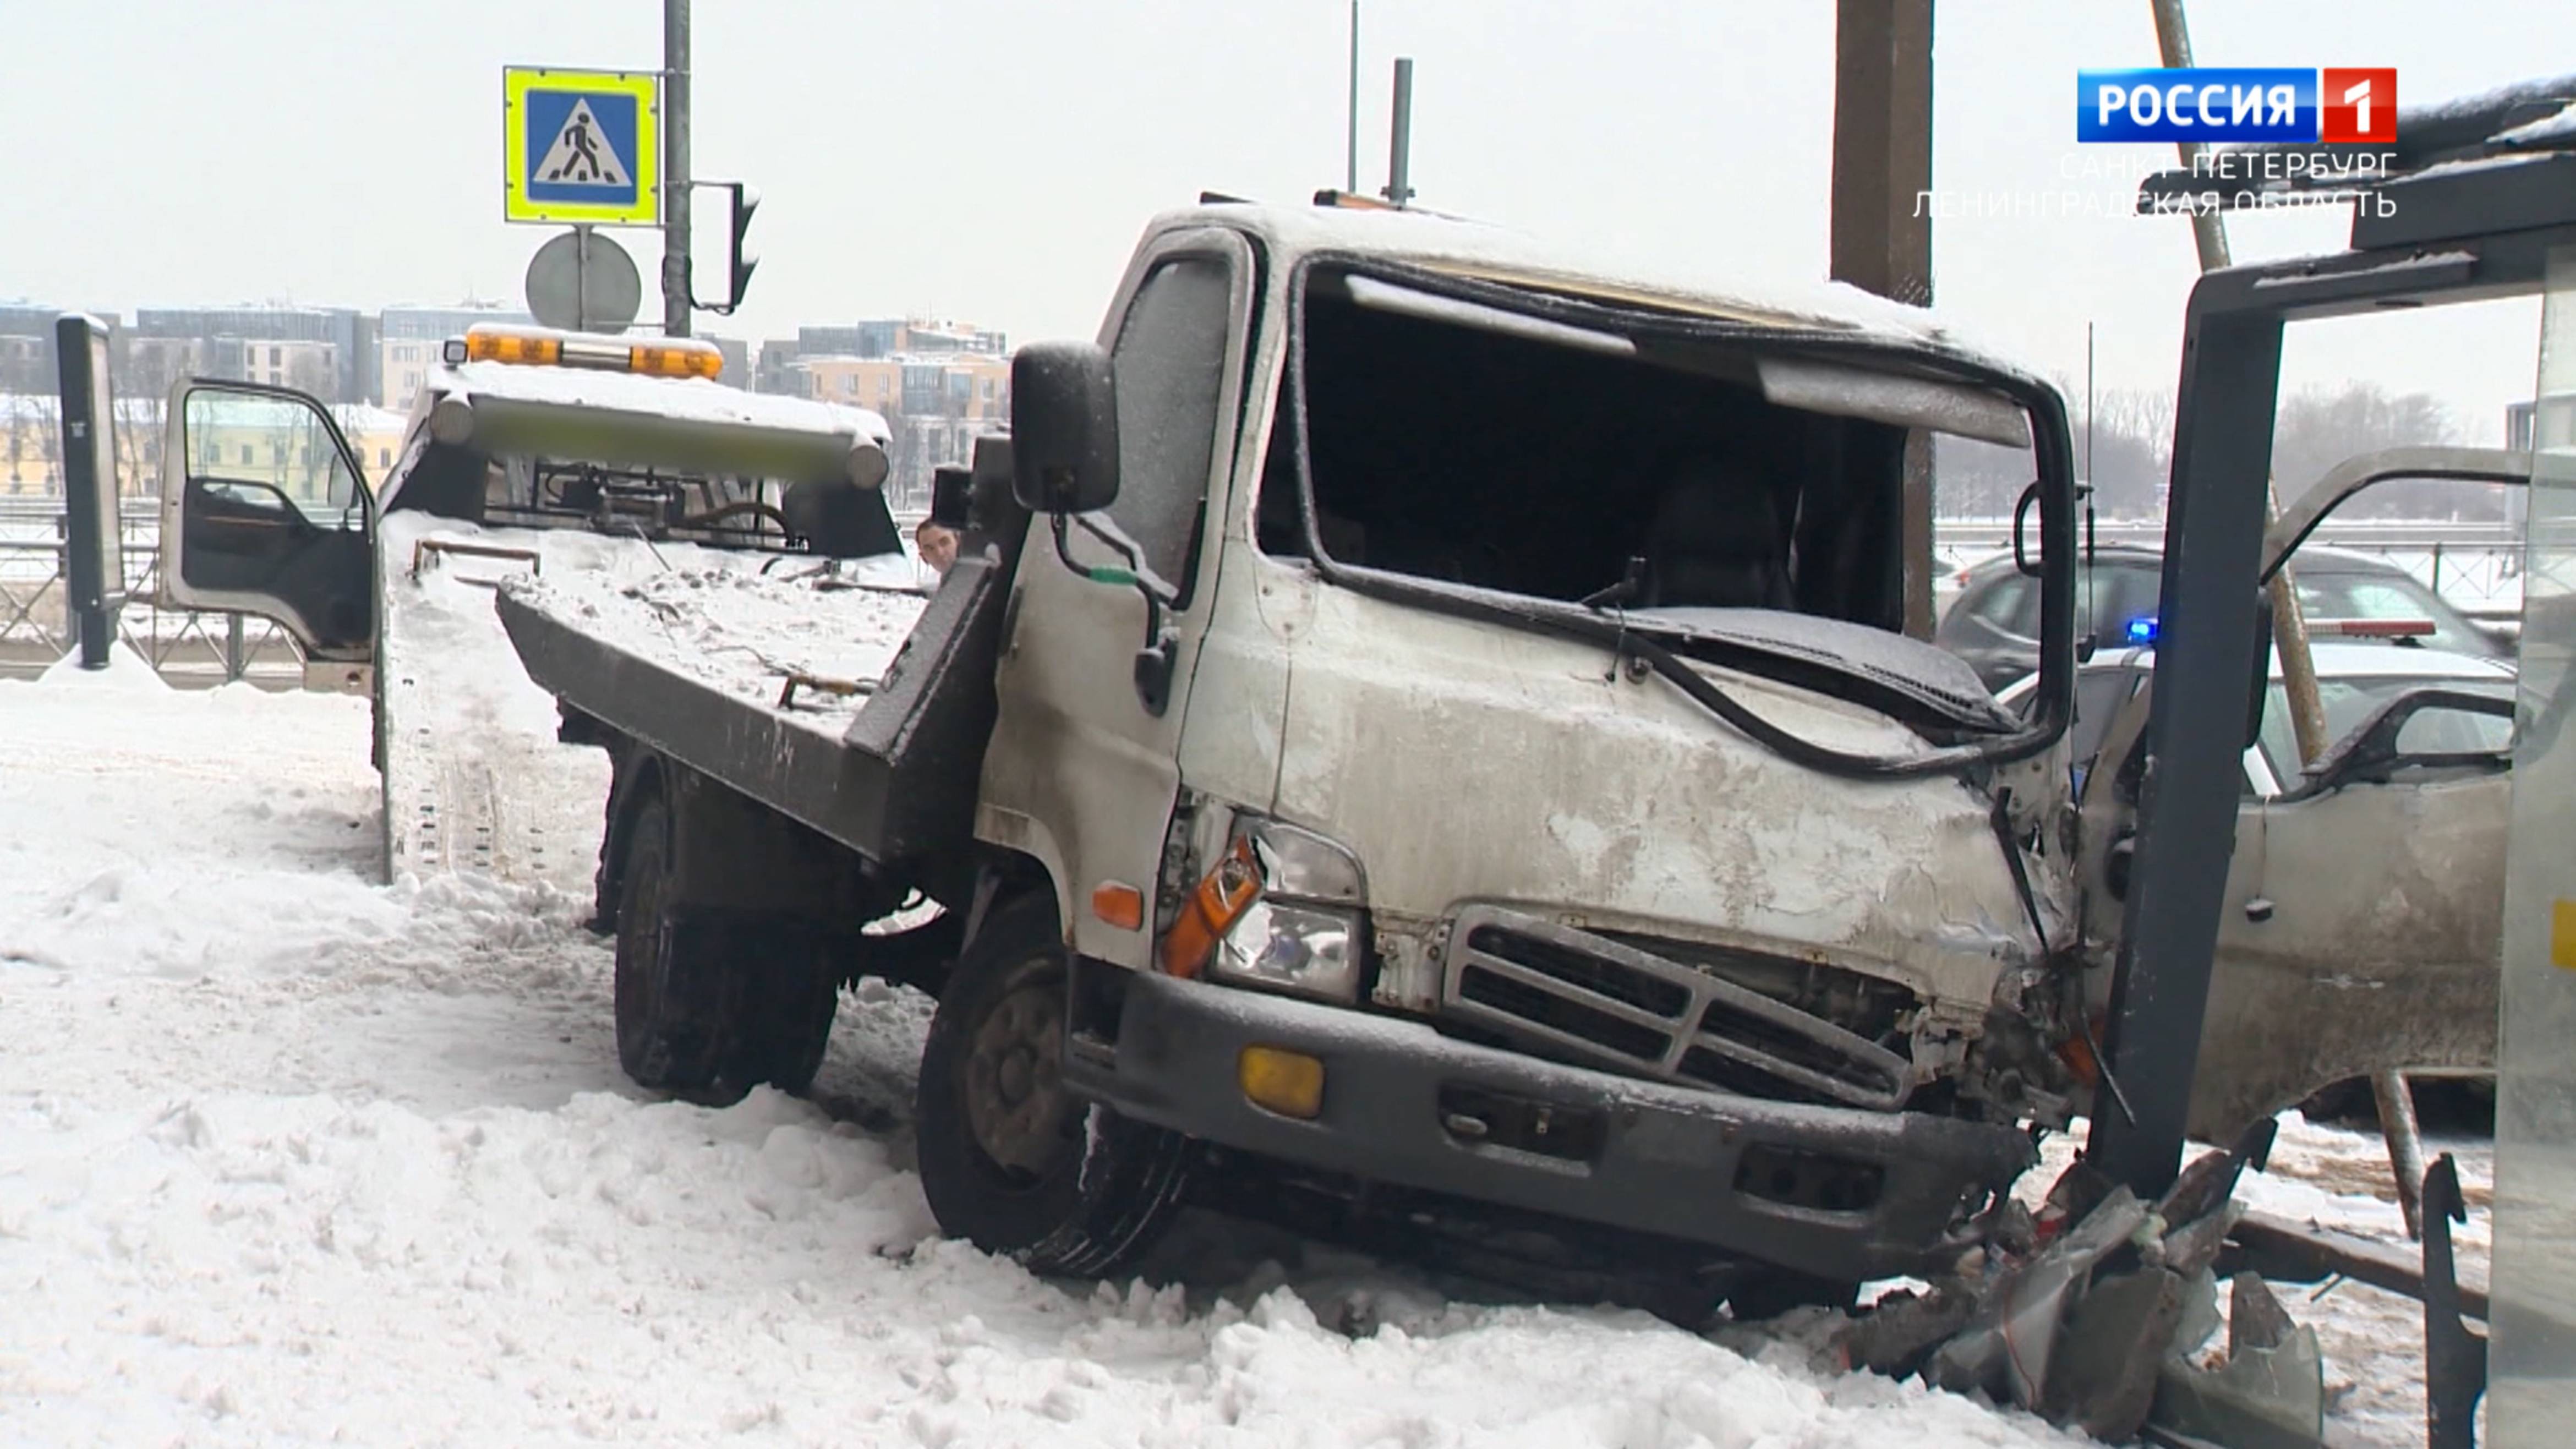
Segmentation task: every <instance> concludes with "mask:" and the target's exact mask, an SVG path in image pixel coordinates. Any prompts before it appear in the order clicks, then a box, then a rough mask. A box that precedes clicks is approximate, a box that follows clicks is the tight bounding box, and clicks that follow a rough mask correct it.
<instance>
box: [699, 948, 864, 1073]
mask: <svg viewBox="0 0 2576 1449" xmlns="http://www.w3.org/2000/svg"><path fill="white" fill-rule="evenodd" d="M777 935H778V937H779V940H778V941H777V945H778V947H779V949H777V950H776V951H774V952H769V951H762V952H760V953H759V955H758V956H757V958H756V959H744V960H740V961H737V962H736V963H734V964H735V967H736V969H737V970H740V971H741V972H742V973H743V977H742V981H741V991H742V998H741V1001H740V1002H739V1004H738V1005H737V1008H736V1010H735V1013H734V1017H733V1027H732V1031H731V1033H730V1035H731V1037H732V1041H731V1045H730V1049H729V1050H728V1051H727V1052H726V1058H727V1061H726V1065H725V1070H724V1074H723V1081H724V1084H725V1085H727V1086H731V1087H738V1088H739V1089H740V1090H742V1091H745V1092H748V1091H750V1090H751V1089H752V1088H753V1087H755V1086H758V1085H760V1084H761V1083H763V1082H766V1083H768V1084H769V1085H771V1086H773V1087H776V1088H777V1089H778V1090H780V1091H782V1092H794V1093H796V1094H797V1095H799V1096H802V1095H803V1094H804V1092H805V1090H806V1089H807V1088H809V1087H811V1086H813V1085H814V1074H815V1073H816V1072H818V1071H820V1070H822V1067H823V1055H824V1052H825V1051H826V1049H828V1048H829V1047H830V1045H831V1042H832V1017H833V1015H834V1013H836V1012H837V1011H838V1010H839V1009H840V1004H841V976H840V972H839V971H837V970H836V969H834V968H833V966H832V965H831V963H829V962H827V961H826V960H825V959H824V957H823V955H822V953H821V952H820V951H819V950H817V949H816V948H815V946H814V944H813V942H812V941H811V939H810V938H809V934H808V933H806V932H803V931H799V930H795V929H786V930H781V931H779V932H778V933H777ZM762 944H766V943H762Z"/></svg>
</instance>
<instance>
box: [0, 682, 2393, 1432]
mask: <svg viewBox="0 0 2576 1449" xmlns="http://www.w3.org/2000/svg"><path fill="white" fill-rule="evenodd" d="M367 737H368V723H367V708H366V705H365V704H364V702H363V701H357V700H349V699H338V698H325V697H317V696H282V697H279V696H262V695H257V694H254V693H252V692H250V691H248V690H246V689H238V688H236V689H227V690H221V691H216V692H214V693H212V694H179V693H171V692H167V691H164V690H162V689H160V688H159V686H158V684H157V682H156V681H153V680H151V679H150V677H149V676H148V674H147V675H144V676H143V677H141V678H140V679H136V678H133V677H131V676H130V675H126V674H124V673H123V672H122V671H120V672H116V673H112V674H111V675H110V676H109V677H107V678H103V679H101V678H74V679H69V680H65V679H55V680H51V681H48V682H46V683H42V684H25V685H21V684H0V1443H5V1444H45V1445H72V1444H115V1445H128V1444H140V1443H154V1444H192V1445H193V1444H210V1445H211V1444H259V1445H289V1444H305V1443H356V1444H415V1443H417V1444H440V1443H458V1444H475V1445H493V1444H509V1445H539V1444H568V1443H590V1442H602V1441H604V1442H615V1443H635V1444H666V1443H667V1444H702V1443H706V1442H709V1441H712V1440H718V1439H722V1440H725V1441H728V1442H731V1441H734V1440H737V1439H738V1440H740V1441H742V1442H746V1443H777V1444H822V1443H836V1444H838V1443H862V1444H912V1443H922V1444H929V1445H955V1446H966V1445H983V1444H992V1445H1003V1444H1012V1445H1018V1444H1036V1443H1060V1444H1086V1445H1089V1444H1132V1445H1175V1446H1177V1445H1199V1444H1244V1445H1253V1444H1261V1445H1272V1444H1288V1445H1342V1444H1351V1445H1359V1444H1396V1445H1406V1446H1447V1445H1466V1444H1478V1445H1484V1444H1492V1445H1530V1446H1542V1445H1544V1446H1550V1449H1554V1446H1578V1445H1596V1444H1597V1445H1605V1446H1606V1445H1619V1446H1637V1449H1646V1446H1672V1449H1683V1446H1699V1445H1706V1446H1713V1449H1756V1446H1766V1449H1767V1446H1782V1449H1786V1446H1802V1449H1835V1446H1852V1449H1860V1446H1878V1445H1890V1444H1906V1445H1931V1446H1962V1445H1992V1446H2028V1445H2046V1444H2063V1443H2068V1442H2071V1441H2069V1440H2066V1439H2065V1438H2064V1437H2063V1436H2059V1435H2057V1434H2055V1433H2053V1432H2052V1431H2050V1430H2048V1429H2046V1428H2045V1427H2044V1426H2041V1425H2039V1424H2037V1423H2036V1422H2035V1421H2033V1420H2031V1419H2029V1418H2027V1417H2024V1416H2019V1415H2010V1414H1998V1413H1995V1412H1992V1411H1990V1410H1988V1409H1985V1408H1983V1407H1981V1406H1978V1405H1975V1404H1972V1403H1969V1402H1968V1401H1965V1400H1961V1399H1957V1398H1952V1397H1948V1396H1943V1395H1935V1394H1931V1393H1927V1392H1925V1391H1923V1390H1922V1389H1920V1388H1919V1387H1916V1386H1910V1385H1898V1384H1894V1383H1890V1382H1887V1381H1884V1380H1880V1379H1875V1378H1870V1377H1866V1376H1842V1375H1831V1374H1825V1373H1821V1372H1819V1371H1817V1370H1816V1369H1815V1368H1813V1367H1812V1366H1811V1365H1810V1364H1809V1362H1808V1360H1807V1358H1806V1356H1805V1354H1804V1353H1803V1352H1802V1351H1801V1350H1800V1349H1798V1348H1796V1347H1794V1346H1793V1345H1791V1344H1789V1343H1775V1344H1770V1345H1768V1346H1764V1345H1761V1344H1758V1343H1756V1344H1753V1345H1751V1347H1752V1348H1753V1352H1754V1356H1753V1357H1750V1358H1748V1357H1745V1356H1743V1355H1741V1354H1739V1353H1737V1352H1735V1351H1733V1350H1731V1349H1729V1348H1726V1347H1722V1346H1720V1345H1718V1344H1715V1343H1712V1342H1708V1341H1706V1340H1703V1339H1699V1338H1695V1337H1692V1336H1689V1335H1686V1334H1682V1333H1679V1332H1676V1331H1674V1330H1671V1329H1669V1328H1666V1327H1664V1326H1662V1325H1660V1324H1658V1323H1656V1322H1654V1321H1652V1320H1650V1319H1647V1318H1645V1317H1642V1316H1640V1315H1634V1314H1626V1313H1616V1312H1608V1311H1591V1310H1580V1309H1547V1308H1536V1307H1519V1306H1504V1307H1480V1306H1473V1305H1468V1304H1463V1303H1458V1302H1452V1301H1449V1300H1445V1299H1443V1298H1442V1297H1441V1296H1440V1295H1439V1294H1437V1293H1435V1292H1433V1291H1431V1290H1430V1289H1428V1288H1427V1287H1425V1286H1424V1285H1423V1284H1421V1283H1420V1282H1419V1281H1418V1280H1416V1279H1414V1278H1411V1277H1409V1276H1407V1275H1404V1274H1401V1273H1397V1272H1392V1271H1389V1270H1386V1269H1382V1268H1379V1267H1376V1266H1375V1265H1371V1264H1368V1263H1366V1262H1364V1261H1361V1260H1357V1259H1352V1258H1348V1257H1344V1256H1339V1255H1333V1254H1327V1253H1321V1252H1301V1251H1300V1250H1299V1248H1298V1245H1296V1244H1294V1243H1289V1242H1286V1241H1284V1240H1279V1241H1272V1240H1270V1239H1266V1238H1263V1239H1257V1240H1256V1242H1257V1243H1258V1245H1259V1246H1260V1247H1262V1248H1267V1249H1271V1250H1275V1251H1277V1252H1279V1253H1280V1254H1281V1256H1283V1257H1284V1258H1285V1259H1286V1265H1285V1266H1284V1267H1283V1266H1280V1265H1278V1264H1259V1263H1257V1262H1253V1261H1240V1262H1237V1263H1235V1264H1233V1265H1232V1266H1229V1267H1225V1268H1223V1269H1214V1268H1209V1267H1207V1266H1205V1265H1204V1264H1202V1265H1201V1266H1200V1267H1199V1269H1198V1270H1197V1271H1194V1272H1193V1273H1192V1275H1191V1276H1192V1279H1193V1281H1194V1285H1195V1286H1193V1287H1191V1288H1190V1289H1188V1290H1187V1291H1184V1290H1182V1289H1178V1288H1174V1289H1165V1290H1160V1291H1157V1290H1154V1289H1151V1288H1147V1287H1142V1286H1127V1287H1122V1288H1110V1287H1102V1288H1099V1289H1097V1290H1085V1289H1081V1288H1078V1287H1067V1286H1062V1285H1057V1284H1052V1283H1046V1282H1041V1281H1038V1280H1035V1279H1032V1278H1031V1277H1029V1276H1028V1275H1027V1274H1026V1273H1024V1272H1022V1271H1021V1270H1019V1269H1018V1268H1016V1267H1014V1266H1012V1265H1010V1264H1007V1263H1003V1262H999V1261H996V1260H993V1259H990V1258H987V1257H985V1256H984V1255H982V1254H980V1253H977V1252H975V1251H973V1250H972V1249H970V1248H967V1247H965V1246H964V1245H961V1244H955V1243H948V1242H943V1241H940V1240H938V1239H937V1237H936V1232H935V1228H934V1226H933V1224H932V1223H931V1221H930V1217H929V1213H928V1211H927V1209H926V1207H925V1206H924V1204H923V1201H922V1198H921V1193H920V1189H919V1186H918V1183H917V1182H916V1180H915V1179H914V1178H913V1176H912V1175H911V1173H910V1172H909V1171H907V1170H906V1165H907V1160H908V1155H909V1142H908V1139H907V1138H906V1136H905V1132H904V1127H905V1123H904V1119H905V1117H906V1116H907V1115H908V1086H907V1085H906V1084H905V1082H904V1080H903V1078H904V1073H905V1071H906V1070H907V1069H908V1067H909V1062H908V1060H907V1055H908V1054H909V1053H910V1052H912V1051H915V1050H917V1048H918V1040H919V1033H920V1029H921V1025H922V1021H923V1013H924V1009H925V1003H923V1002H922V1001H920V1000H919V999H918V998H915V997H910V996H907V995H899V994H897V993H892V992H879V993H873V994H871V995H870V996H868V997H867V998H865V999H859V998H853V999H851V1000H850V1001H848V1002H846V1003H845V1006H844V1012H843V1026H842V1027H841V1028H840V1030H839V1032H838V1034H837V1036H836V1039H835V1043H834V1051H833V1058H832V1061H831V1064H830V1065H829V1066H827V1068H826V1070H825V1074H824V1079H823V1081H822V1083H821V1084H820V1088H819V1091H818V1098H819V1100H820V1101H821V1102H822V1104H823V1106H822V1107H817V1106H815V1105H811V1104H808V1103H804V1102H799V1101H795V1100H792V1099H788V1098H785V1097H781V1096H778V1095H776V1094H771V1093H763V1094H760V1095H757V1096H755V1097H754V1098H753V1099H751V1100H750V1101H747V1102H745V1103H743V1104H742V1105H740V1106H738V1107H735V1108H732V1109H730V1110H725V1111H708V1110H704V1109H700V1108H695V1107H690V1106H685V1105H680V1104H675V1103H667V1102H655V1101H648V1100H644V1099H641V1098H640V1097H638V1096H637V1095H636V1094H634V1093H632V1092H631V1091H630V1090H629V1089H628V1088H627V1087H626V1085H625V1084H624V1082H623V1081H622V1079H621V1078H619V1076H618V1075H617V1072H616V1068H615V1054H614V1051H613V1049H612V1045H611V1042H610V1040H609V1006H608V994H607V982H608V966H609V963H608V955H607V952H606V949H605V948H604V947H603V946H602V945H601V944H600V943H598V942H596V941H594V940H593V939H592V938H590V937H589V936H587V935H586V934H585V933H583V932H582V931H581V930H580V929H579V927H578V924H577V922H578V920H579V918H580V915H581V914H582V910H583V907H584V905H585V904H586V903H585V902H581V901H578V900H575V899H572V898H569V897H566V896H563V895H560V894H556V893H553V892H551V891H550V890H547V889H545V888H542V887H529V888H522V889H519V890H515V891H513V890H505V889H503V888H500V887H498V886H494V885H491V884H489V883H488V882H481V881H478V880H476V879H474V878H471V877H454V878H442V879H440V880H437V881H434V882H432V883H430V884H427V885H421V884H417V883H406V884H397V885H394V886H380V885H376V884H373V883H372V882H373V878H374V872H375V870H376V867H377V856H376V833H375V826H374V812H375V810H376V808H377V804H376V779H375V776H374V774H373V772H372V771H371V769H370V768H369V766H368V763H367ZM826 1109H828V1110H826ZM2299 1140H2300V1141H2301V1142H2302V1143H2304V1144H2308V1145H2309V1149H2314V1148H2315V1144H2317V1143H2324V1144H2325V1146H2324V1148H2323V1149H2321V1150H2323V1152H2324V1156H2325V1157H2326V1158H2328V1159H2337V1153H2338V1151H2339V1150H2340V1149H2337V1148H2336V1147H2335V1145H2334V1139H2333V1138H2332V1137H2331V1136H2330V1135H2329V1134H2317V1133H2315V1132H2313V1130H2311V1131H2310V1132H2309V1133H2308V1134H2307V1135H2305V1136H2302V1137H2301V1138H2300V1139H2299ZM2303 1150H2308V1149H2303ZM2337 1186H2338V1187H2339V1190H2341V1191H2344V1192H2346V1193H2350V1192H2351V1191H2353V1190H2354V1188H2355V1184H2351V1183H2343V1184H2339V1185H2337ZM2279 1190H2281V1191H2299V1190H2303V1189H2298V1188H2296V1186H2295V1185H2291V1186H2287V1187H2283V1188H2281V1189H2279ZM2319 1197H2320V1200H2321V1201H2322V1202H2324V1203H2325V1207H2326V1210H2328V1211H2331V1212H2333V1213H2337V1214H2345V1215H2353V1214H2357V1215H2359V1216H2361V1217H2362V1218H2365V1219H2366V1218H2368V1217H2369V1215H2370V1214H2371V1213H2372V1212H2373V1211H2375V1210H2376V1209H2375V1205H2372V1204H2368V1203H2366V1202H2364V1201H2362V1200H2360V1199H2356V1198H2352V1197H2349V1196H2347V1197H2341V1198H2332V1199H2326V1198H2324V1197H2323V1194H2322V1193H2320V1194H2319ZM2387 1216H2388V1217H2389V1218H2390V1219H2391V1220H2393V1209H2390V1210H2388V1212H2387ZM1198 1227H1199V1229H1200V1231H1201V1233H1202V1234H1205V1233H1206V1232H1207V1229H1208V1227H1209V1224H1206V1223H1202V1224H1199V1225H1198ZM1237 1256H1238V1257H1248V1256H1250V1255H1243V1254H1241V1253H1240V1252H1238V1255H1237ZM2344 1296H2345V1295H2338V1298H2342V1297H2344ZM2334 1301H2335V1300H2329V1304H2331V1303H2333V1302H2334ZM1355 1318H1356V1319H1359V1320H1362V1321H1366V1322H1370V1323H1374V1324H1375V1325H1376V1327H1375V1328H1374V1331H1370V1332H1365V1333H1363V1334H1362V1335H1361V1336H1357V1337H1354V1336H1350V1335H1347V1334H1345V1333H1343V1332H1339V1331H1336V1330H1335V1328H1334V1327H1330V1326H1326V1325H1341V1324H1345V1323H1348V1322H1350V1321H1353V1320H1354V1319H1355ZM1319 1320H1320V1322H1319ZM2362 1341H2363V1342H2364V1343H2365V1346H2366V1345H2367V1343H2368V1342H2371V1341H2375V1340H2372V1339H2370V1338H2369V1335H2368V1334H2367V1333H2365V1334H2364V1338H2363V1340H2362ZM2342 1373H2343V1371H2342V1370H2340V1369H2339V1370H2338V1374H2339V1376H2341V1375H2342ZM2383 1407H2385V1408H2387V1409H2389V1410H2390V1411H2391V1412H2394V1413H2398V1414H2402V1412H2403V1405H2402V1404H2394V1403H2393V1404H2391V1405H2388V1406H2383ZM2388 1422H2392V1423H2397V1424H2398V1426H2399V1427H2401V1428H2402V1427H2403V1424H2402V1421H2399V1420H2394V1419H2392V1420H2389V1421H2388ZM2383 1427H2384V1426H2383V1424H2382V1422H2381V1421H2380V1420H2379V1419H2378V1418H2376V1417H2374V1416H2373V1415H2368V1414H2364V1415H2360V1416H2358V1417H2356V1418H2355V1419H2354V1421H2353V1422H2352V1423H2351V1424H2348V1425H2346V1426H2345V1428H2346V1430H2347V1431H2349V1432H2348V1433H2347V1437H2351V1436H2352V1435H2354V1434H2360V1435H2366V1436H2368V1437H2369V1438H2372V1439H2378V1438H2380V1431H2381V1429H2382V1428H2383ZM2404 1441H2405V1439H2404V1437H2403V1436H2400V1437H2397V1438H2394V1439H2390V1440H2387V1442H2404Z"/></svg>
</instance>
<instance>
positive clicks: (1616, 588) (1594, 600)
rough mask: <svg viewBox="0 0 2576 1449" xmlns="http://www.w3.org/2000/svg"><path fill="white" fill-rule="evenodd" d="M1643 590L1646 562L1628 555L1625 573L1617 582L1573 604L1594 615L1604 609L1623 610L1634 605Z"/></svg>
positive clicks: (1633, 555) (1636, 556)
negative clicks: (1579, 605)
mask: <svg viewBox="0 0 2576 1449" xmlns="http://www.w3.org/2000/svg"><path fill="white" fill-rule="evenodd" d="M1645 588H1646V561H1645V559H1644V558H1642V557H1640V556H1638V555H1635V554H1630V555H1629V556H1628V568H1627V571H1626V572H1625V573H1623V574H1621V575H1620V577H1619V582H1617V583H1615V584H1612V585H1611V586H1610V587H1608V588H1606V589H1597V590H1595V591H1593V592H1591V593H1588V594H1585V595H1584V596H1583V597H1582V598H1580V599H1577V600H1575V602H1576V603H1578V604H1581V605H1582V606H1583V607H1585V608H1587V609H1590V610H1591V611H1593V612H1594V613H1596V614H1597V613H1600V612H1602V611H1603V610H1606V609H1624V608H1626V607H1627V606H1628V605H1630V604H1633V603H1635V602H1636V601H1637V595H1639V594H1641V593H1643V592H1645Z"/></svg>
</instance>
